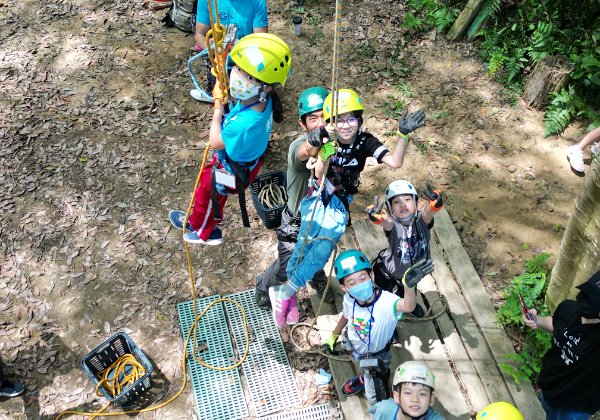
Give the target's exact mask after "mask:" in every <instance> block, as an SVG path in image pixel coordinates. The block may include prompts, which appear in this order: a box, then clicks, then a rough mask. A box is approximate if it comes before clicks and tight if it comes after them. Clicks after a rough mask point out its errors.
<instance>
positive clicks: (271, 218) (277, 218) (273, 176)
mask: <svg viewBox="0 0 600 420" xmlns="http://www.w3.org/2000/svg"><path fill="white" fill-rule="evenodd" d="M270 183H274V184H275V185H277V186H283V187H284V188H285V187H286V186H287V184H286V176H285V172H283V171H276V172H269V173H267V174H263V175H259V176H257V177H256V178H255V179H254V182H253V183H252V184H250V189H251V190H252V203H254V208H256V212H257V213H258V216H259V217H260V219H261V220H262V221H263V223H264V225H265V226H266V228H267V229H273V228H276V227H279V225H280V224H281V213H282V212H283V209H284V208H285V206H286V205H287V203H285V204H283V205H281V206H277V207H273V208H271V209H265V207H264V206H263V205H262V203H261V202H260V201H259V200H258V193H259V192H260V191H261V190H262V189H263V187H264V186H266V185H269V184H270ZM286 195H287V193H286Z"/></svg>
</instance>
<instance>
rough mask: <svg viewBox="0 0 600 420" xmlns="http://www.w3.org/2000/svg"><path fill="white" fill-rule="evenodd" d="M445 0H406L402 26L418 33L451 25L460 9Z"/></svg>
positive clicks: (441, 29)
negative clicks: (406, 7) (406, 9)
mask: <svg viewBox="0 0 600 420" xmlns="http://www.w3.org/2000/svg"><path fill="white" fill-rule="evenodd" d="M445 3H447V2H444V3H443V2H441V1H438V0H408V1H407V5H408V8H409V11H408V13H406V16H405V17H404V22H403V23H402V28H403V29H404V30H406V31H408V32H412V33H418V32H421V31H429V30H431V29H434V28H435V29H437V31H438V32H441V31H443V30H444V29H447V28H449V27H450V26H452V24H453V23H454V21H455V20H456V17H457V16H458V14H459V12H460V10H459V9H457V8H456V7H452V6H451V5H449V4H445Z"/></svg>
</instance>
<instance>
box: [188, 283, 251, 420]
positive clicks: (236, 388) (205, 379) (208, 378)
mask: <svg viewBox="0 0 600 420" xmlns="http://www.w3.org/2000/svg"><path fill="white" fill-rule="evenodd" d="M219 298H220V296H218V295H216V296H210V297H206V298H202V299H197V300H196V302H197V311H198V314H200V313H201V312H202V310H204V308H206V307H207V306H208V304H209V303H211V302H212V301H214V300H216V299H219ZM177 312H178V314H179V325H180V327H181V332H182V334H183V339H184V340H185V339H186V338H187V335H188V332H189V331H190V328H191V327H192V325H193V323H194V306H193V302H192V301H189V302H182V303H179V304H177ZM197 339H198V341H199V342H202V341H204V342H206V344H207V346H208V349H207V350H206V351H204V352H203V353H201V356H202V358H203V360H204V361H205V362H206V363H208V364H211V365H215V366H221V367H224V366H230V365H231V364H232V363H233V360H234V351H233V345H232V342H231V337H230V334H229V329H228V328H227V323H226V322H225V312H224V310H223V304H222V303H220V304H216V305H214V306H213V307H211V308H210V309H209V310H208V312H207V313H206V314H205V315H204V316H203V317H202V319H201V321H200V323H199V326H198V334H197ZM192 341H193V337H192V338H191V339H190V342H189V344H188V348H187V351H188V355H190V357H188V361H187V364H188V369H189V373H190V378H191V381H192V387H193V392H194V397H195V400H196V411H197V413H198V417H199V418H200V419H204V420H217V419H223V420H232V419H241V418H244V417H248V407H247V406H246V398H245V397H244V390H243V388H242V383H241V381H240V374H239V371H238V370H237V369H234V370H228V371H217V370H212V369H207V368H205V367H203V366H201V365H200V364H199V363H198V362H197V361H196V359H195V358H194V357H192V356H191V353H192V348H193V343H192ZM184 342H185V341H184Z"/></svg>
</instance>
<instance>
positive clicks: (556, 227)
mask: <svg viewBox="0 0 600 420" xmlns="http://www.w3.org/2000/svg"><path fill="white" fill-rule="evenodd" d="M561 227H562V225H561V224H560V223H557V224H555V225H554V231H555V232H557V233H558V232H560V228H561Z"/></svg>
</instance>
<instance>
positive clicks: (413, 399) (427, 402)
mask: <svg viewBox="0 0 600 420" xmlns="http://www.w3.org/2000/svg"><path fill="white" fill-rule="evenodd" d="M434 389H435V377H434V376H433V374H432V373H431V371H430V370H429V369H428V368H427V366H426V365H425V363H422V362H415V361H409V362H404V363H402V364H401V365H400V366H398V368H397V369H396V373H394V381H393V393H394V398H390V399H387V400H384V401H380V402H378V403H377V404H375V405H374V406H372V407H371V408H369V414H371V418H372V419H373V420H414V419H419V420H445V419H444V417H442V415H440V414H439V413H438V412H437V411H435V410H434V409H433V408H432V407H433V403H434V402H435V391H434Z"/></svg>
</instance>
